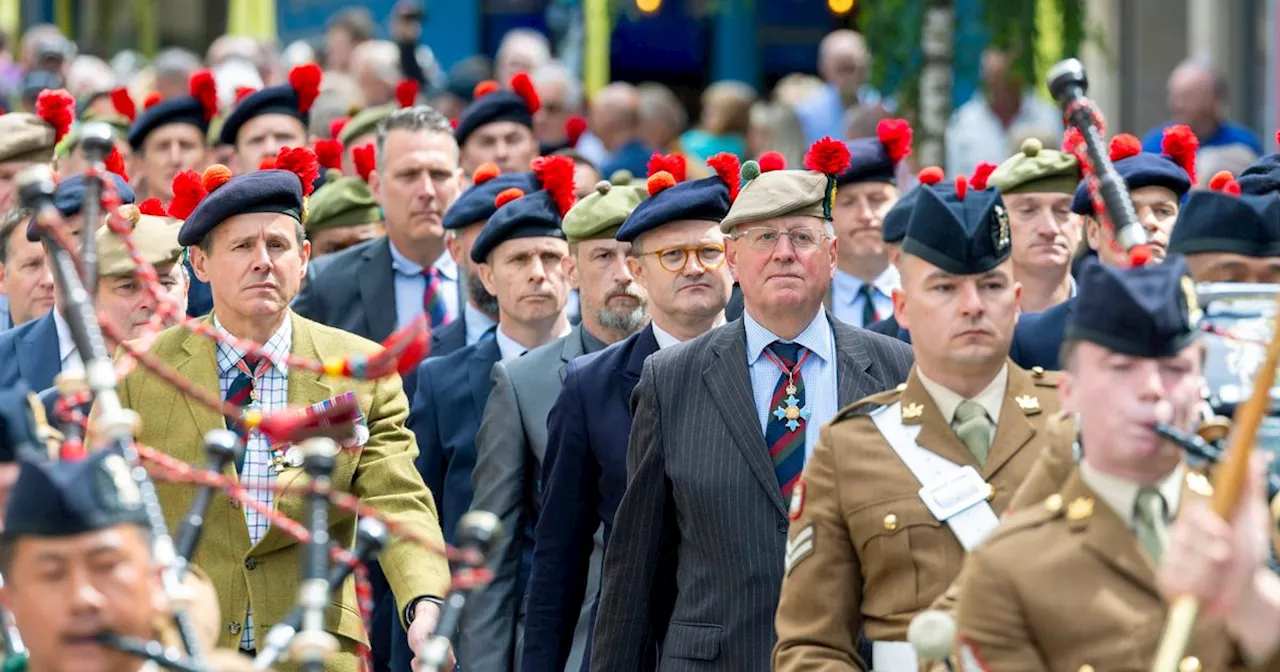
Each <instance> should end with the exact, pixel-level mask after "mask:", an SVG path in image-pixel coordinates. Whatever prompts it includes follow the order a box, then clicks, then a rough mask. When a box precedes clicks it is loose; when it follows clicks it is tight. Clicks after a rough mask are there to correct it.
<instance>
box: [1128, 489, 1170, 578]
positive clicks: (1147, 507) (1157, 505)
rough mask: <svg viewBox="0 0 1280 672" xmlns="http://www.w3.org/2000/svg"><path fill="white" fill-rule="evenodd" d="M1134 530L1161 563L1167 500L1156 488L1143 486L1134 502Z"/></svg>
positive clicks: (1156, 561)
mask: <svg viewBox="0 0 1280 672" xmlns="http://www.w3.org/2000/svg"><path fill="white" fill-rule="evenodd" d="M1133 522H1134V531H1135V532H1136V533H1137V535H1138V541H1139V542H1140V543H1141V544H1142V547H1143V548H1144V549H1146V551H1147V555H1150V556H1151V560H1152V561H1153V562H1154V563H1155V564H1157V565H1159V564H1160V556H1161V555H1162V554H1163V551H1164V541H1165V539H1164V537H1165V501H1164V495H1161V494H1160V491H1159V490H1157V489H1155V488H1142V489H1141V490H1139V491H1138V498H1137V500H1136V501H1135V502H1134V512H1133Z"/></svg>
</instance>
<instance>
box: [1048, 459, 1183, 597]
mask: <svg viewBox="0 0 1280 672" xmlns="http://www.w3.org/2000/svg"><path fill="white" fill-rule="evenodd" d="M1062 502H1063V506H1065V507H1067V527H1068V529H1070V530H1071V531H1072V532H1073V533H1075V534H1078V535H1080V538H1081V542H1082V543H1083V544H1084V546H1085V548H1087V549H1089V552H1090V553H1093V554H1094V555H1096V556H1097V557H1098V559H1099V560H1101V561H1102V562H1103V564H1106V565H1107V566H1109V567H1111V568H1112V569H1113V570H1115V571H1116V572H1117V573H1119V574H1121V575H1123V576H1124V577H1125V578H1127V579H1128V580H1129V581H1131V582H1133V583H1135V584H1137V585H1138V586H1140V587H1141V588H1143V589H1144V590H1146V591H1148V592H1150V593H1151V594H1152V595H1153V596H1156V597H1159V594H1160V593H1159V592H1158V591H1157V589H1156V573H1155V564H1154V563H1153V562H1152V561H1151V557H1150V556H1148V555H1147V553H1146V551H1144V550H1142V545H1141V544H1139V543H1138V538H1137V536H1135V535H1134V533H1133V531H1132V530H1130V529H1129V526H1128V525H1126V524H1125V522H1124V521H1123V520H1121V518H1120V516H1118V515H1116V512H1115V511H1112V510H1111V507H1109V506H1107V504H1106V503H1105V502H1103V501H1101V499H1099V498H1098V497H1097V496H1096V495H1094V493H1093V491H1092V490H1090V489H1089V486H1087V485H1085V482H1084V479H1082V478H1080V469H1079V468H1077V469H1075V470H1074V471H1072V472H1071V476H1070V477H1068V478H1067V482H1066V484H1065V485H1063V486H1062ZM1077 502H1081V503H1083V502H1088V503H1089V508H1090V509H1091V513H1090V514H1089V515H1080V516H1075V517H1074V518H1073V516H1072V513H1071V508H1072V506H1073V504H1076V503H1077Z"/></svg>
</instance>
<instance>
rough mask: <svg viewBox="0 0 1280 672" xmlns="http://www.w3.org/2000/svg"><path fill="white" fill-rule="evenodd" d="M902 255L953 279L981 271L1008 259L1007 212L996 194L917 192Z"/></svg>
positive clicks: (995, 191)
mask: <svg viewBox="0 0 1280 672" xmlns="http://www.w3.org/2000/svg"><path fill="white" fill-rule="evenodd" d="M916 191H918V192H919V193H918V195H917V196H916V200H915V204H914V206H912V208H911V219H910V221H909V222H908V223H907V234H906V238H904V239H903V242H902V251H903V252H904V253H905V254H910V255H914V256H917V257H920V258H921V259H924V260H925V261H927V262H929V263H930V264H933V265H934V266H937V267H938V268H940V269H942V270H944V271H946V272H948V273H953V274H955V275H975V274H978V273H986V272H987V271H989V270H991V269H993V268H995V267H996V266H999V265H1000V264H1002V263H1004V261H1005V260H1006V259H1008V258H1009V250H1010V244H1009V243H1010V234H1009V214H1008V213H1007V212H1006V211H1005V208H1004V199H1003V198H1001V197H1000V190H999V189H995V188H990V189H984V190H976V189H969V190H968V191H967V192H966V193H965V194H964V196H963V197H961V196H960V195H959V194H957V193H956V191H955V190H954V189H950V190H947V191H943V190H942V189H934V188H922V189H917V190H916Z"/></svg>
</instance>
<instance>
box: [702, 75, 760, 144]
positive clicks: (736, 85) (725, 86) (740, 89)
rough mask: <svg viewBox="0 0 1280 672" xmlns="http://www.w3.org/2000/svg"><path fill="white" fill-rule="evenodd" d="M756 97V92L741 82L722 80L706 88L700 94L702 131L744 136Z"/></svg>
mask: <svg viewBox="0 0 1280 672" xmlns="http://www.w3.org/2000/svg"><path fill="white" fill-rule="evenodd" d="M756 97H757V96H756V90H755V89H753V88H751V86H749V85H747V84H744V83H742V82H736V81H732V80H724V81H720V82H716V83H714V84H712V85H711V86H708V87H707V90H706V91H703V92H702V120H701V121H702V130H704V131H707V132H709V133H715V134H717V135H720V134H726V133H743V134H745V133H746V132H747V128H748V127H749V126H750V125H751V105H752V104H753V103H754V102H755V101H756Z"/></svg>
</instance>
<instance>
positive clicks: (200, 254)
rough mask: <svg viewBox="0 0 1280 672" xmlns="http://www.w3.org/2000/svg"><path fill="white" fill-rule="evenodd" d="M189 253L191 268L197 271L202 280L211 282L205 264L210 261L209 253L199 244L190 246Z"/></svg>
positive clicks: (197, 275)
mask: <svg viewBox="0 0 1280 672" xmlns="http://www.w3.org/2000/svg"><path fill="white" fill-rule="evenodd" d="M187 254H188V255H189V256H190V257H191V270H193V271H195V272H196V277H197V278H199V279H200V282H209V272H208V271H207V270H206V268H205V264H207V263H209V255H207V254H205V251H204V250H203V249H201V247H200V246H199V245H192V246H191V247H188V248H187Z"/></svg>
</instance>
